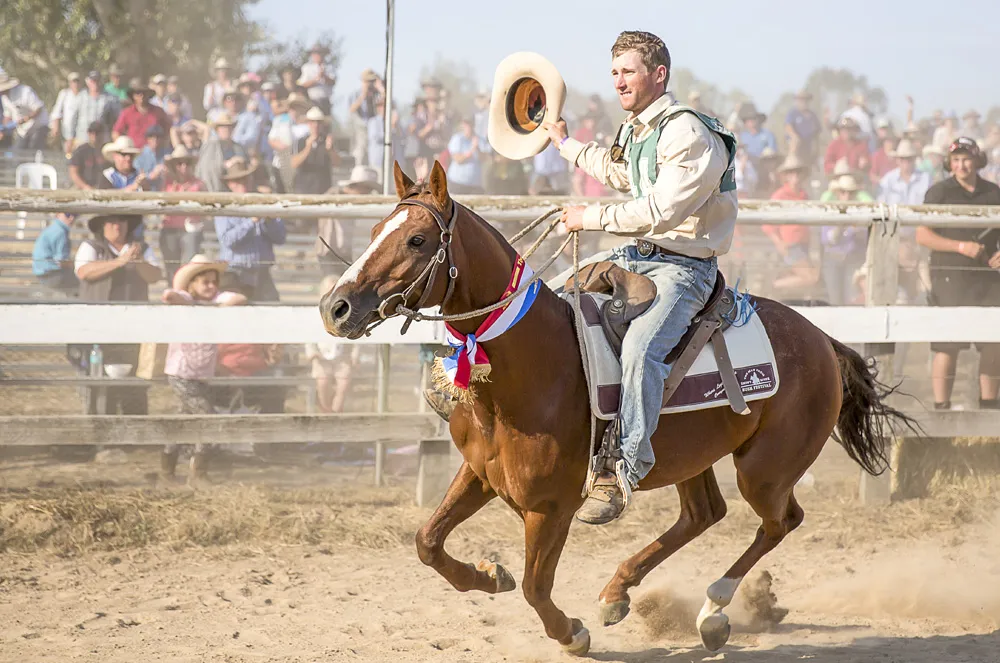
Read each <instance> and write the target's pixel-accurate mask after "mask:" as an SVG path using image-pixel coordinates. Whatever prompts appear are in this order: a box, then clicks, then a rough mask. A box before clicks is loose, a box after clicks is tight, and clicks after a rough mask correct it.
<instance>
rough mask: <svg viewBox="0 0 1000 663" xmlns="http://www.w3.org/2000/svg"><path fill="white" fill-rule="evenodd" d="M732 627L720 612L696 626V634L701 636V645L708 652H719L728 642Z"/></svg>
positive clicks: (727, 618) (709, 616)
mask: <svg viewBox="0 0 1000 663" xmlns="http://www.w3.org/2000/svg"><path fill="white" fill-rule="evenodd" d="M731 630H732V627H731V626H730V625H729V617H727V616H726V615H724V614H723V613H721V612H717V613H715V614H712V615H708V616H707V617H705V618H704V619H702V620H701V622H700V623H699V624H698V632H699V633H700V634H701V644H703V645H705V649H707V650H708V651H719V650H720V649H722V648H723V647H724V646H725V644H726V643H727V642H729V632H730V631H731Z"/></svg>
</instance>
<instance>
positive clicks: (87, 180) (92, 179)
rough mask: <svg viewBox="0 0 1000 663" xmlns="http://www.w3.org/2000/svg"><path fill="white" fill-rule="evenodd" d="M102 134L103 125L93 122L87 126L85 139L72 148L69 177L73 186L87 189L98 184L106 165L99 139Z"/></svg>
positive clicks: (83, 189)
mask: <svg viewBox="0 0 1000 663" xmlns="http://www.w3.org/2000/svg"><path fill="white" fill-rule="evenodd" d="M103 135H104V125H103V124H101V123H100V122H93V123H91V125H90V126H89V127H87V141H86V142H85V143H83V144H81V145H80V146H79V147H77V148H76V149H75V150H73V155H72V156H71V157H70V159H69V179H70V180H71V181H72V182H73V186H74V187H76V188H77V189H79V190H81V191H88V190H90V189H93V188H95V187H96V186H97V185H98V182H99V181H100V179H101V177H102V172H101V171H103V170H104V169H105V168H106V167H107V162H106V161H105V160H104V155H103V154H101V150H100V147H99V146H100V142H99V141H100V140H101V137H102V136H103Z"/></svg>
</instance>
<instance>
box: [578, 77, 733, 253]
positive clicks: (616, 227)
mask: <svg viewBox="0 0 1000 663" xmlns="http://www.w3.org/2000/svg"><path fill="white" fill-rule="evenodd" d="M674 103H675V101H674V99H673V96H672V95H671V94H669V93H667V94H665V95H663V96H662V97H660V98H659V99H657V100H656V101H654V102H653V103H652V104H650V105H649V107H647V108H646V109H645V110H644V111H642V112H641V113H639V114H638V115H630V116H629V117H628V118H627V119H626V120H625V121H626V122H627V123H631V124H632V126H633V136H634V140H635V141H636V142H638V141H642V140H643V139H645V138H646V137H648V136H649V135H650V134H651V133H652V132H653V131H655V130H656V128H657V126H659V124H660V121H661V119H662V116H663V114H664V112H666V110H667V109H668V108H669V107H670V106H671V105H673V104H674ZM559 152H560V154H561V155H562V156H563V158H565V159H566V160H567V161H569V162H571V163H573V164H575V165H577V166H579V167H580V168H582V169H583V170H585V171H586V172H587V173H589V174H590V175H592V176H593V177H594V178H595V179H597V180H598V181H600V182H602V183H604V184H605V185H607V186H610V187H613V188H615V189H617V190H618V191H621V192H623V193H626V192H629V191H630V190H631V182H630V177H631V172H630V169H629V166H628V164H626V163H614V162H613V161H612V160H611V154H610V150H608V149H606V148H603V147H599V146H598V145H597V143H593V142H591V143H587V144H584V143H581V142H580V141H578V140H575V139H573V138H568V139H566V140H565V141H564V142H563V144H562V147H561V148H560V150H559ZM656 162H657V176H656V183H655V184H654V185H653V187H652V190H650V191H649V192H648V194H647V195H646V196H644V197H642V198H639V199H636V200H629V201H627V202H622V203H618V204H615V205H590V206H588V207H587V208H586V210H584V214H583V226H584V228H585V229H586V230H604V231H606V232H609V233H612V234H614V235H622V236H626V237H637V238H638V237H641V238H644V239H648V240H650V241H652V242H654V243H655V244H657V245H659V246H662V247H663V248H666V249H669V250H671V251H676V252H677V253H682V254H684V255H688V256H691V257H694V258H708V257H711V256H718V255H722V254H724V253H726V252H727V251H728V250H729V246H730V244H731V243H732V239H733V231H734V230H735V228H736V213H737V202H736V191H727V192H722V191H720V190H719V185H720V182H721V181H722V176H723V174H724V173H725V171H726V168H727V167H728V165H729V153H728V152H727V150H726V146H725V143H723V141H722V138H720V137H719V135H718V134H716V133H715V132H713V131H712V130H711V129H709V128H708V127H707V126H705V124H704V123H703V122H702V121H701V120H699V119H698V117H697V116H696V115H694V114H693V113H677V114H675V115H674V116H673V117H671V118H670V119H669V120H668V121H667V122H666V124H665V125H664V127H663V131H662V133H661V134H660V139H659V141H658V142H657V145H656Z"/></svg>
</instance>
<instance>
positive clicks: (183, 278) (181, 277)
mask: <svg viewBox="0 0 1000 663" xmlns="http://www.w3.org/2000/svg"><path fill="white" fill-rule="evenodd" d="M228 266H229V265H227V264H226V263H224V262H221V261H213V260H209V259H208V257H207V256H205V255H202V254H201V253H199V254H198V255H196V256H194V257H192V258H191V262H189V263H187V264H186V265H184V266H182V267H181V268H180V269H178V270H177V272H176V273H175V274H174V282H173V283H172V284H171V286H172V287H173V289H174V290H186V289H187V287H188V284H189V283H191V281H193V280H194V277H196V276H198V275H199V274H201V273H202V272H218V273H219V276H220V277H221V276H222V273H223V272H224V271H226V267H228Z"/></svg>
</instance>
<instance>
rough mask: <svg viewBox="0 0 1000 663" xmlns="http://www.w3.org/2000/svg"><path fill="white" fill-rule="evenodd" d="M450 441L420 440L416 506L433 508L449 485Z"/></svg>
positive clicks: (439, 439)
mask: <svg viewBox="0 0 1000 663" xmlns="http://www.w3.org/2000/svg"><path fill="white" fill-rule="evenodd" d="M450 458H451V440H450V439H447V438H445V439H441V438H438V439H433V440H420V464H419V466H418V468H417V499H416V502H417V506H434V505H436V504H437V503H438V502H439V501H441V498H442V497H443V496H444V494H445V491H447V490H448V484H449V483H451V474H450V472H449V469H450V468H449V464H450V462H449V461H450Z"/></svg>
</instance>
